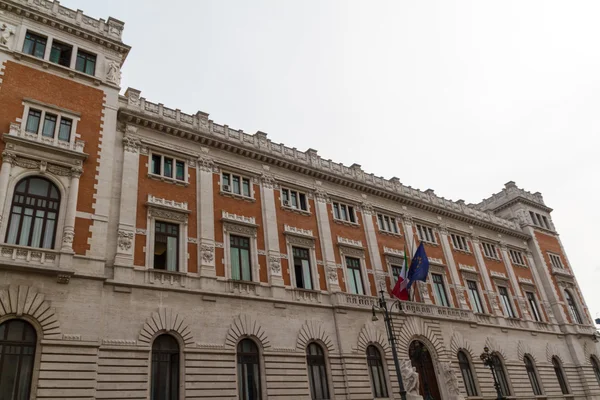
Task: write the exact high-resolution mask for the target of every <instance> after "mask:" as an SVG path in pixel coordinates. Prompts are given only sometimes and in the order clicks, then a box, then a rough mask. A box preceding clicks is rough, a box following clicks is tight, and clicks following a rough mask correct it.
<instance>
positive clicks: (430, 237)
mask: <svg viewBox="0 0 600 400" xmlns="http://www.w3.org/2000/svg"><path fill="white" fill-rule="evenodd" d="M417 236H419V240H420V241H421V242H426V243H437V242H436V240H435V234H434V233H433V229H431V228H430V227H428V226H424V225H419V224H417Z"/></svg>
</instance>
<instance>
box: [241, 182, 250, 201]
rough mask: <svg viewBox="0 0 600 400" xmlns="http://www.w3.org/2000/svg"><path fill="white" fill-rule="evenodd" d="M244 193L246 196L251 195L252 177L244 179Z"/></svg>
mask: <svg viewBox="0 0 600 400" xmlns="http://www.w3.org/2000/svg"><path fill="white" fill-rule="evenodd" d="M242 194H243V195H244V196H246V197H250V179H247V178H243V179H242Z"/></svg>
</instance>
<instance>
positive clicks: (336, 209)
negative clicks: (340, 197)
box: [333, 203, 356, 224]
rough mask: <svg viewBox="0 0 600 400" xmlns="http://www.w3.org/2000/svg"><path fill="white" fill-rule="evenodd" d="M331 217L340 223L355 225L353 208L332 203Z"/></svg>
mask: <svg viewBox="0 0 600 400" xmlns="http://www.w3.org/2000/svg"><path fill="white" fill-rule="evenodd" d="M333 217H334V218H335V219H339V220H341V221H346V222H350V223H353V224H355V223H356V215H355V214H354V207H352V206H349V205H346V204H342V203H333Z"/></svg>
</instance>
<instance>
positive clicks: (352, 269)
mask: <svg viewBox="0 0 600 400" xmlns="http://www.w3.org/2000/svg"><path fill="white" fill-rule="evenodd" d="M346 266H347V267H348V290H349V291H350V293H352V294H365V288H364V286H363V283H362V275H361V274H360V260H359V259H358V258H354V257H346Z"/></svg>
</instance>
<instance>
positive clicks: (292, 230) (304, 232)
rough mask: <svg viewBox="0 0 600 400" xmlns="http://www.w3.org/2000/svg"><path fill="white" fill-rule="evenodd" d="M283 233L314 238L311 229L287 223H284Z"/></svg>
mask: <svg viewBox="0 0 600 400" xmlns="http://www.w3.org/2000/svg"><path fill="white" fill-rule="evenodd" d="M283 233H284V234H290V235H298V236H303V237H307V238H311V239H314V235H313V231H312V230H311V229H302V228H296V227H294V226H290V225H287V224H285V225H283Z"/></svg>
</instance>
